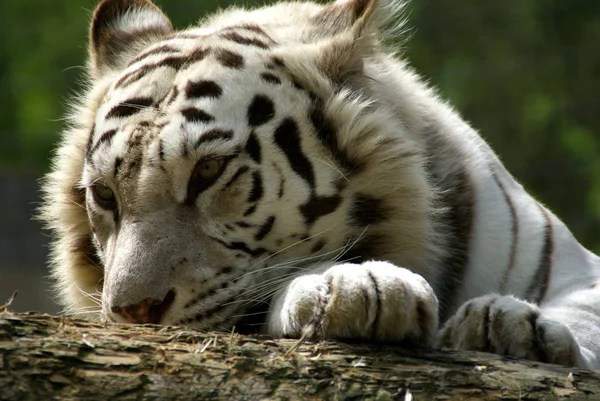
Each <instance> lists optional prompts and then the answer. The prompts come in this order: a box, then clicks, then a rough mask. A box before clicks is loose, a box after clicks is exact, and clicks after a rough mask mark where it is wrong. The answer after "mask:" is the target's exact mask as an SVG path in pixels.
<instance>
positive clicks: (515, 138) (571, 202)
mask: <svg viewBox="0 0 600 401" xmlns="http://www.w3.org/2000/svg"><path fill="white" fill-rule="evenodd" d="M156 2H157V3H158V4H160V5H161V6H162V7H163V9H164V10H165V11H166V12H167V14H168V15H169V16H171V18H172V19H173V22H174V24H175V25H176V26H178V27H185V26H187V25H189V24H192V23H196V22H197V21H198V20H199V19H200V17H201V16H202V15H205V14H206V13H207V12H211V11H214V10H215V9H217V7H218V6H220V7H226V6H229V5H231V4H233V3H234V0H228V1H225V0H222V1H218V0H162V1H158V0H157V1H156ZM95 3H96V1H95V0H80V1H77V2H74V1H72V0H52V1H42V0H19V1H16V0H15V1H7V2H5V3H3V5H2V8H3V12H2V13H0V37H2V38H3V45H2V46H0V99H2V101H1V104H2V107H1V108H0V166H5V167H6V166H10V167H11V168H14V167H19V168H28V169H31V168H32V166H33V168H36V169H38V170H40V171H41V170H44V169H46V168H47V163H48V156H49V154H50V152H51V149H52V147H53V146H54V145H55V143H56V141H57V140H58V138H59V132H60V130H61V127H62V126H63V124H64V123H63V121H62V120H61V118H62V117H63V115H64V111H65V108H66V105H67V99H68V98H69V94H70V93H73V92H75V91H76V90H77V89H78V83H77V80H78V78H81V77H82V72H83V68H82V66H83V65H84V64H85V58H86V46H87V24H88V20H89V16H90V14H91V10H93V8H94V6H95ZM238 3H239V2H238ZM244 3H250V4H252V3H258V2H257V1H254V2H252V1H250V2H244ZM261 3H262V2H261ZM408 11H409V14H408V15H409V17H410V26H411V27H413V28H412V29H411V31H410V34H409V36H410V40H408V42H407V43H406V45H405V53H406V56H407V57H408V59H409V60H411V62H412V64H413V65H414V66H415V68H416V69H417V70H418V71H419V72H420V73H421V74H422V75H423V76H425V77H427V79H429V81H430V82H431V83H432V85H434V86H436V87H438V88H439V92H440V94H441V95H442V96H443V97H444V98H445V99H447V100H448V101H449V102H450V103H452V104H453V105H454V106H455V108H456V109H457V110H459V111H460V112H461V114H462V115H463V116H464V117H465V118H466V119H467V120H469V121H471V123H472V125H473V126H474V127H475V128H477V129H478V130H480V132H481V133H482V135H483V136H484V138H485V139H486V140H487V141H488V142H489V143H490V144H491V145H492V147H493V148H494V149H495V150H496V151H497V152H498V153H499V154H500V157H501V158H502V160H503V161H504V163H505V164H506V165H507V166H508V168H509V170H510V171H511V172H512V173H513V174H514V175H515V176H516V177H517V178H518V179H519V180H520V181H522V182H523V183H524V185H525V186H526V187H528V188H529V190H530V191H532V192H533V193H534V194H536V195H537V197H538V198H539V199H541V200H542V201H543V202H544V203H546V204H547V205H548V206H549V207H550V208H551V209H552V210H554V211H555V212H556V213H557V214H558V215H559V216H560V217H561V218H563V219H564V220H565V221H566V222H567V224H568V225H569V226H570V227H571V229H572V230H573V231H574V232H575V233H576V235H577V237H578V238H580V239H581V240H582V241H583V242H584V243H585V244H586V245H587V246H589V247H592V248H595V250H596V251H600V239H599V238H600V118H599V117H598V112H599V108H598V103H597V101H596V98H597V96H598V93H600V74H599V71H600V52H599V51H598V38H599V37H600V2H598V1H587V0H572V1H557V0H553V1H543V2H542V1H534V0H521V1H518V2H510V6H508V3H506V2H505V1H503V0H489V1H485V2H482V1H480V0H414V1H413V2H412V4H410V5H409V8H408Z"/></svg>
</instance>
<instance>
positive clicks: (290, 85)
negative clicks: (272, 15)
mask: <svg viewBox="0 0 600 401" xmlns="http://www.w3.org/2000/svg"><path fill="white" fill-rule="evenodd" d="M275 46H276V43H275V41H273V40H272V39H271V38H270V37H269V36H268V35H267V34H266V33H264V31H262V29H261V28H260V27H258V26H255V25H250V24H246V25H239V26H235V27H229V28H224V29H221V30H219V31H217V32H214V33H211V34H206V32H205V30H190V31H184V32H180V33H177V34H175V35H174V36H172V37H171V38H168V39H166V40H164V41H162V42H158V43H156V44H154V45H152V46H150V47H148V48H147V49H146V50H144V51H142V52H141V53H140V54H139V55H138V56H136V57H135V58H134V59H133V60H132V61H131V62H130V63H129V66H128V67H127V68H126V69H125V71H124V72H123V73H121V75H120V76H119V77H118V78H117V79H116V80H115V82H114V83H113V84H112V86H111V89H110V90H109V92H108V93H107V96H106V99H105V102H104V105H103V106H102V107H101V109H100V111H99V115H98V117H99V119H100V121H98V120H97V123H98V124H97V126H98V127H99V129H97V130H95V131H96V133H94V132H92V134H91V136H90V141H89V146H88V159H92V158H93V157H94V153H96V152H97V151H98V150H99V149H101V148H102V147H104V146H110V145H111V142H112V139H113V137H114V136H116V135H117V133H119V138H121V140H120V142H121V143H123V141H126V142H127V145H126V148H125V149H123V147H122V146H120V145H119V146H117V147H116V149H115V150H112V151H111V153H112V156H113V158H114V159H115V160H116V161H115V162H114V164H113V167H112V169H113V170H114V175H115V176H117V174H118V173H119V170H122V169H126V170H127V171H129V173H127V174H126V175H130V174H131V172H134V171H139V166H140V164H141V163H142V161H143V162H145V163H147V164H150V167H157V166H158V167H160V164H161V162H162V161H164V160H165V158H166V157H168V156H173V155H175V157H187V156H189V155H190V154H191V153H193V152H194V151H197V150H198V149H199V148H204V147H208V148H211V149H214V147H215V146H214V145H215V143H217V142H225V141H231V140H232V139H234V138H235V139H236V140H237V142H238V144H239V142H241V141H243V140H244V139H245V138H247V137H248V135H249V133H250V130H253V129H257V128H258V127H260V126H263V125H265V124H267V123H269V122H270V121H271V120H272V119H273V117H274V116H275V110H276V106H275V101H276V100H277V101H278V102H277V103H278V105H279V104H280V103H290V102H292V103H294V107H293V108H295V109H297V110H300V109H304V107H303V105H308V102H309V100H308V99H309V98H310V96H308V97H307V96H305V95H306V94H307V93H305V91H304V90H303V88H301V87H300V86H299V85H298V83H297V82H296V81H295V80H294V79H293V77H291V76H287V74H286V72H285V71H284V68H283V67H284V66H285V64H284V62H283V61H282V60H281V59H280V58H279V57H277V56H273V53H272V52H271V51H270V49H272V48H273V47H275ZM286 92H287V93H286ZM282 101H283V102H282ZM281 108H282V109H284V110H285V109H288V110H289V109H290V107H281ZM299 113H300V114H302V113H301V112H299ZM240 123H241V124H240ZM128 127H129V128H128ZM240 134H241V135H240ZM154 145H155V146H154ZM141 159H143V160H141ZM124 160H125V161H129V162H128V163H123V161H124ZM127 165H132V166H133V167H135V168H127ZM109 168H110V166H109Z"/></svg>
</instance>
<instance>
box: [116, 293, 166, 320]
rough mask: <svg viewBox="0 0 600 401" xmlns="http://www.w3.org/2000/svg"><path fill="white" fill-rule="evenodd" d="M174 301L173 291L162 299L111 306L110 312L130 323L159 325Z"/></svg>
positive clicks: (148, 299) (147, 299)
mask: <svg viewBox="0 0 600 401" xmlns="http://www.w3.org/2000/svg"><path fill="white" fill-rule="evenodd" d="M174 300H175V291H173V290H170V291H169V292H168V293H167V295H166V296H165V298H164V299H162V300H161V299H156V298H146V299H144V300H142V301H141V302H138V303H137V304H132V305H126V306H113V307H112V308H110V310H111V311H112V312H113V313H116V314H119V315H121V316H123V317H124V318H125V319H127V320H128V321H129V322H131V323H152V324H160V321H161V320H162V317H163V316H164V314H165V313H166V312H167V311H168V310H169V308H170V307H171V305H172V304H173V301H174Z"/></svg>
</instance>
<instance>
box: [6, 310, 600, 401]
mask: <svg viewBox="0 0 600 401" xmlns="http://www.w3.org/2000/svg"><path fill="white" fill-rule="evenodd" d="M0 399H1V400H9V401H12V400H15V401H16V400H86V401H92V400H109V399H110V400H161V401H170V400H209V399H229V400H262V399H292V400H297V399H305V400H320V399H331V400H364V399H372V400H403V399H404V400H411V399H412V400H415V401H420V400H488V399H489V400H562V399H569V400H600V372H591V371H585V370H578V369H569V368H565V367H560V366H555V365H547V364H541V363H535V362H530V361H521V360H512V359H508V358H504V357H501V356H498V355H492V354H484V353H476V352H453V351H452V352H451V351H417V350H408V349H406V348H401V347H396V346H384V345H378V346H374V345H366V344H347V343H339V342H321V343H303V344H298V341H296V340H273V339H271V338H269V337H265V336H253V337H249V336H242V335H239V334H215V333H201V332H196V331H186V330H184V329H183V328H178V327H161V326H152V325H120V324H108V325H103V324H98V323H92V322H87V321H82V320H74V319H67V318H61V317H54V316H49V315H42V314H37V313H24V314H23V313H11V312H7V311H5V312H2V313H0Z"/></svg>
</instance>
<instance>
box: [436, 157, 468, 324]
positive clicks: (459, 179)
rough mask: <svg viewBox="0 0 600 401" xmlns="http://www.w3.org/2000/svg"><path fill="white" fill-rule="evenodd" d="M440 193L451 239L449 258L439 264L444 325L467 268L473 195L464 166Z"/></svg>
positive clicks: (446, 181)
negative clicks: (442, 278) (441, 279)
mask: <svg viewBox="0 0 600 401" xmlns="http://www.w3.org/2000/svg"><path fill="white" fill-rule="evenodd" d="M442 171H443V170H442ZM439 193H440V194H441V196H440V199H439V201H440V202H441V203H442V205H443V206H445V207H446V208H447V212H446V214H445V216H444V221H445V224H446V227H447V235H448V238H449V239H450V241H449V242H448V243H447V244H446V249H447V250H448V255H447V256H446V257H445V258H444V259H443V260H442V262H441V263H440V266H442V268H443V272H441V273H440V277H444V278H445V279H444V282H443V283H442V284H441V287H442V293H443V294H444V301H445V302H441V303H440V316H441V317H442V321H443V320H445V317H446V314H447V313H448V312H449V309H448V308H449V307H450V306H452V302H453V301H454V300H455V299H456V296H457V295H458V291H459V290H460V288H461V285H462V283H463V281H464V277H465V276H466V274H467V268H468V266H469V245H470V241H471V235H472V231H473V225H474V216H475V193H474V189H473V187H472V184H471V178H470V176H469V174H468V172H467V170H466V167H464V166H463V168H462V169H460V170H459V171H457V172H455V173H451V174H448V175H447V176H445V179H444V181H443V182H442V183H441V188H440V192H439Z"/></svg>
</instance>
